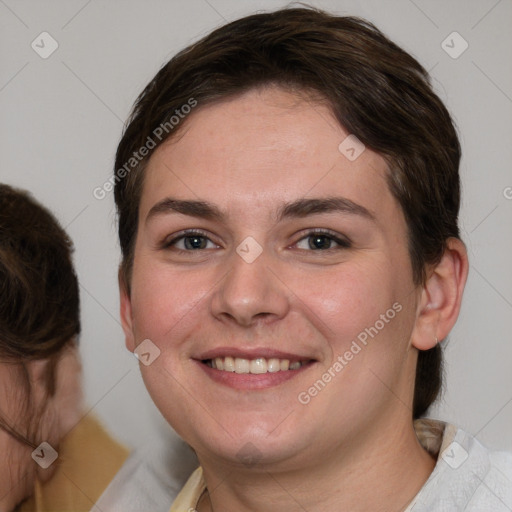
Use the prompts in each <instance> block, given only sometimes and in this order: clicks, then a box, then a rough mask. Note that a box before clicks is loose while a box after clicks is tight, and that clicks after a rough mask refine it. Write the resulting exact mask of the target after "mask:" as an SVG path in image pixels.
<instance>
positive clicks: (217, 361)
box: [195, 347, 317, 391]
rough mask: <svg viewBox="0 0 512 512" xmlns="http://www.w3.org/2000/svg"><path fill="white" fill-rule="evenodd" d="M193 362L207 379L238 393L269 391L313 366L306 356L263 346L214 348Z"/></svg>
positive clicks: (313, 361)
mask: <svg viewBox="0 0 512 512" xmlns="http://www.w3.org/2000/svg"><path fill="white" fill-rule="evenodd" d="M195 361H196V363H197V364H198V365H199V367H200V368H201V369H202V370H203V372H205V374H206V375H207V376H208V377H209V378H210V379H212V380H213V381H215V382H217V383H219V384H222V385H223V386H227V387H230V388H232V389H236V390H239V391H250V390H264V389H268V388H273V387H274V386H278V385H280V384H283V383H285V382H287V381H290V380H292V379H295V378H297V376H298V375H300V374H302V373H303V372H304V371H307V370H308V369H309V368H310V367H311V366H313V365H314V364H315V363H317V360H316V359H311V358H308V357H306V356H301V355H298V354H292V353H286V352H280V351H276V350H274V349H270V348H263V347H260V348H257V347H252V348H251V349H244V350H240V349H239V348H234V347H232V348H228V347H225V348H218V349H214V350H211V351H208V352H206V353H203V354H201V355H200V356H199V357H198V358H197V359H195Z"/></svg>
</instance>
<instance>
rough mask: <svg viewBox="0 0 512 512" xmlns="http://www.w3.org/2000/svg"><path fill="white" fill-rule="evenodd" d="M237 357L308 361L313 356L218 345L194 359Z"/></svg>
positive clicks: (262, 348) (265, 348) (267, 349)
mask: <svg viewBox="0 0 512 512" xmlns="http://www.w3.org/2000/svg"><path fill="white" fill-rule="evenodd" d="M228 356H231V357H238V358H240V359H258V358H259V357H264V358H265V359H289V360H292V361H309V360H311V359H313V358H311V357H308V356H304V355H300V354H293V353H291V352H282V351H280V350H275V349H272V348H268V347H251V348H243V349H241V348H239V347H218V348H213V349H210V350H207V351H205V352H202V353H201V354H199V355H198V356H197V357H196V358H195V359H198V360H201V361H205V360H208V359H215V358H216V357H228Z"/></svg>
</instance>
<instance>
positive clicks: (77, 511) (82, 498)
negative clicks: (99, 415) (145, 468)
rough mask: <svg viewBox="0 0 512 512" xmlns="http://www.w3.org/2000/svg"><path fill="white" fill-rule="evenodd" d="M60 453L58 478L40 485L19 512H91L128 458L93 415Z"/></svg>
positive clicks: (74, 430)
mask: <svg viewBox="0 0 512 512" xmlns="http://www.w3.org/2000/svg"><path fill="white" fill-rule="evenodd" d="M58 453H59V457H58V459H57V460H56V461H55V462H54V464H58V467H57V470H56V471H55V474H54V475H53V476H52V478H51V479H50V480H49V481H47V482H45V483H44V484H41V483H40V482H37V483H36V485H35V492H34V495H33V496H32V497H31V498H29V499H28V500H27V501H25V502H23V503H22V504H21V505H20V506H19V507H18V508H17V509H16V512H88V511H89V510H90V509H91V508H92V506H93V505H94V503H95V502H96V501H97V500H98V498H99V497H100V495H101V493H102V492H103V491H104V490H105V488H106V487H107V485H108V484H109V483H110V481H111V480H112V478H113V477H114V475H115V474H116V473H117V471H118V470H119V469H120V467H121V466H122V464H123V463H124V461H125V459H126V458H127V456H128V451H127V450H126V449H125V448H124V447H122V446H121V445H120V444H118V443H117V442H116V441H114V439H112V438H111V437H110V435H109V434H108V433H107V432H106V431H105V430H104V429H103V427H102V426H101V425H100V423H99V422H98V421H97V420H96V419H95V418H94V417H91V416H90V415H88V416H86V417H84V418H83V419H82V420H81V421H80V422H79V423H78V424H77V425H76V426H75V427H74V428H73V430H72V431H71V432H70V433H69V434H68V435H67V436H66V437H65V438H64V440H63V441H62V443H61V445H60V447H59V449H58Z"/></svg>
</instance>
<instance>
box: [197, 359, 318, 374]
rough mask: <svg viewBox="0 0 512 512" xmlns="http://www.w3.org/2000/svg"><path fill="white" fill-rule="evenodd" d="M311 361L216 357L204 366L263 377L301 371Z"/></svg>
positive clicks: (205, 361) (205, 360) (208, 360)
mask: <svg viewBox="0 0 512 512" xmlns="http://www.w3.org/2000/svg"><path fill="white" fill-rule="evenodd" d="M311 362H312V360H311V359H305V360H290V359H284V358H283V359H280V358H277V357H271V358H266V357H257V358H255V359H245V358H242V357H233V356H226V357H215V358H213V359H204V360H203V361H202V363H203V364H206V365H207V366H208V367H209V368H213V369H214V370H219V371H221V372H229V373H238V374H249V373H250V374H253V375H261V374H264V373H277V372H289V371H295V370H300V369H301V368H302V367H304V366H306V365H308V364H309V363H311Z"/></svg>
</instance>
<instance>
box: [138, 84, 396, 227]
mask: <svg viewBox="0 0 512 512" xmlns="http://www.w3.org/2000/svg"><path fill="white" fill-rule="evenodd" d="M184 122H185V125H184V126H183V127H182V131H181V132H180V133H179V135H178V136H177V137H176V138H174V139H170V140H169V141H167V142H166V143H164V144H163V145H162V146H160V147H159V148H157V150H156V151H155V153H154V154H153V155H152V157H151V159H150V161H149V164H148V166H147V169H146V176H145V185H144V190H143V194H142V200H141V208H140V213H141V217H142V218H144V217H145V215H147V213H148V211H149V209H150V208H151V207H152V205H153V204H155V203H156V202H158V201H159V200H161V199H163V198H165V197H166V196H167V195H168V196H172V197H175V198H178V199H193V200H198V199H199V200H205V201H209V202H213V203H217V204H219V205H220V206H221V207H225V209H231V210H232V211H233V212H234V213H237V214H240V215H241V214H243V215H247V209H248V208H249V207H250V208H251V211H252V212H255V211H256V210H257V209H261V210H266V211H267V212H268V211H270V210H272V209H275V207H276V205H277V204H278V203H284V202H291V201H296V200H297V199H299V198H307V197H329V196H333V195H342V196H346V197H349V199H351V200H354V201H357V202H360V203H364V204H366V205H369V209H370V210H374V209H379V208H380V209H382V208H386V207H388V209H389V207H395V206H396V204H394V199H393V198H392V196H391V194H390V192H389V189H388V187H387V184H386V173H387V165H386V162H385V161H384V159H383V158H382V157H381V156H379V155H378V154H376V153H375V152H373V151H371V150H369V149H365V150H364V151H363V152H362V153H361V154H360V155H359V156H358V157H357V158H356V159H349V158H347V153H345V152H344V144H345V145H346V143H345V141H347V140H348V141H349V143H352V142H351V141H352V140H353V139H351V138H349V139H347V137H349V136H350V135H351V134H349V133H348V132H347V131H346V130H345V129H344V128H343V127H342V126H341V125H340V124H339V123H338V121H337V120H336V119H335V118H334V116H333V114H332V112H331V110H330V109H329V108H328V107H327V106H325V105H323V104H321V103H319V102H318V101H313V100H311V99H308V98H307V97H305V96H304V95H301V96H299V95H297V94H293V93H290V92H288V91H284V90H282V89H279V88H275V87H271V88H270V87H269V88H266V89H258V90H252V91H249V92H248V93H245V94H243V95H241V96H238V97H236V98H232V99H229V100H226V101H223V102H220V103H216V104H212V105H207V106H204V107H201V106H200V105H199V106H198V107H197V108H196V111H195V112H193V113H192V114H191V115H190V116H189V117H188V118H187V119H186V120H185V121H184ZM340 144H341V149H340ZM360 149H361V148H360V147H359V146H358V147H355V150H356V151H359V150H360ZM349 156H353V155H352V154H349Z"/></svg>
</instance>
